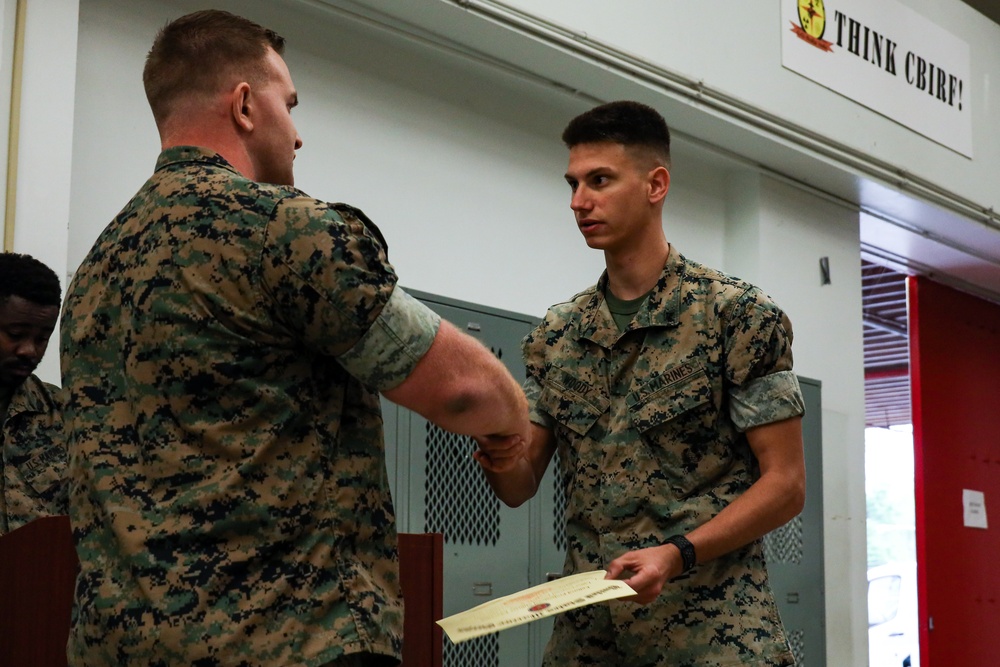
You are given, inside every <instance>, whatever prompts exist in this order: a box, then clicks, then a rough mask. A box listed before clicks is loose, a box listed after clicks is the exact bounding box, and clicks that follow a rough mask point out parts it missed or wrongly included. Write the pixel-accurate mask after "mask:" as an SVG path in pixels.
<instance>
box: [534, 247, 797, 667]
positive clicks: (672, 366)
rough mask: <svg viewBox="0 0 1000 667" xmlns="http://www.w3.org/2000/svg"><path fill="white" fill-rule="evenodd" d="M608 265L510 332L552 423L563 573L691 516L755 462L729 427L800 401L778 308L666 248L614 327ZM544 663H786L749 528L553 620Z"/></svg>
mask: <svg viewBox="0 0 1000 667" xmlns="http://www.w3.org/2000/svg"><path fill="white" fill-rule="evenodd" d="M606 284H607V275H606V274H605V275H604V276H602V278H601V280H600V282H599V283H598V284H597V285H596V286H595V287H592V288H590V289H588V290H586V291H584V292H581V293H580V294H578V295H576V296H575V297H574V298H573V299H572V300H571V301H569V302H566V303H561V304H557V305H555V306H553V307H552V308H551V309H550V310H549V312H548V314H547V316H546V318H545V320H544V322H543V323H542V324H541V325H539V327H538V328H536V329H535V330H534V331H533V332H532V333H530V334H529V335H528V336H527V337H526V338H525V340H524V358H525V363H526V366H527V373H528V379H527V381H526V383H525V388H526V391H527V393H528V397H529V402H530V404H531V406H532V421H535V422H537V423H539V424H542V425H544V426H546V427H548V428H550V429H552V431H553V433H554V435H555V440H556V443H557V447H558V453H559V461H560V465H561V469H560V470H559V471H558V474H559V475H560V476H561V479H562V481H563V483H564V484H565V493H566V498H567V508H566V534H567V541H568V551H567V556H566V565H565V572H566V574H571V573H575V572H580V571H585V570H593V569H600V568H604V567H606V566H607V564H608V563H609V562H610V561H611V560H613V559H614V558H616V557H618V556H620V555H622V554H623V553H625V552H626V551H630V550H634V549H641V548H644V547H651V546H656V545H660V544H662V543H663V541H664V539H665V538H667V537H669V536H671V535H674V534H682V535H683V534H685V533H687V532H689V531H691V530H692V529H694V528H695V527H697V526H699V525H701V524H703V523H705V522H706V521H708V520H709V519H711V518H712V517H713V516H715V515H716V514H718V513H719V511H720V510H722V508H724V507H725V506H726V505H727V504H729V503H730V502H732V501H733V500H734V499H735V498H737V497H738V496H739V495H740V494H742V493H743V492H744V491H746V490H747V489H748V488H749V487H750V485H751V484H752V483H753V482H754V480H755V479H757V477H758V476H759V470H758V467H757V465H756V462H755V459H754V457H753V455H752V452H751V450H750V447H749V445H748V443H747V439H746V436H745V435H744V431H745V430H746V429H748V428H751V427H753V426H758V425H761V424H767V423H770V422H774V421H779V420H782V419H786V418H789V417H794V416H796V415H800V414H802V412H803V402H802V398H801V394H800V391H799V386H798V382H797V380H796V378H795V376H794V375H793V374H792V370H791V369H792V352H791V343H792V331H791V324H790V322H789V321H788V319H787V317H786V316H785V315H784V313H782V311H781V310H779V309H778V308H777V307H776V306H775V305H774V304H773V303H772V302H771V301H770V299H768V297H766V296H765V295H764V294H763V293H762V292H761V291H760V290H759V289H757V288H756V287H753V286H752V285H749V284H748V283H745V282H742V281H739V280H736V279H733V278H730V277H728V276H725V275H723V274H721V273H719V272H716V271H713V270H711V269H708V268H706V267H703V266H701V265H699V264H696V263H693V262H689V261H687V260H685V259H684V257H683V256H682V255H680V254H679V253H678V252H677V251H676V249H674V248H673V247H671V248H670V254H669V257H668V259H667V263H666V266H665V268H664V271H663V274H662V275H661V277H660V280H659V282H658V283H657V285H656V287H655V288H654V290H653V291H652V293H651V294H650V296H649V298H648V300H647V301H646V302H645V303H644V304H643V305H642V306H641V308H640V309H639V312H638V313H637V314H636V316H635V317H634V318H633V320H632V322H631V323H630V324H629V325H628V327H627V328H626V330H625V331H624V332H619V330H618V328H617V327H616V326H615V323H614V321H613V320H612V317H611V313H610V311H609V310H608V307H607V304H606V303H605V300H604V297H603V294H604V289H605V286H606ZM545 664H546V665H549V666H552V667H555V666H563V665H600V666H601V667H610V666H613V665H621V666H626V665H627V666H628V667H651V666H653V665H662V666H666V665H669V666H670V667H722V666H730V665H772V666H785V665H792V664H794V663H793V659H792V656H791V652H790V651H789V648H788V643H787V641H786V639H785V636H784V632H783V630H782V627H781V623H780V620H779V618H778V611H777V608H776V607H775V603H774V600H773V598H772V596H771V591H770V587H769V585H768V581H767V571H766V568H765V565H764V557H763V553H762V546H761V542H760V541H759V540H758V541H756V542H754V543H752V544H750V545H748V546H747V547H745V548H743V549H740V550H738V551H736V552H734V553H730V554H728V555H726V556H723V557H721V558H718V559H715V560H713V561H711V562H709V563H705V564H703V565H699V566H696V567H695V568H694V569H692V570H691V571H690V572H688V573H686V574H685V575H682V576H681V577H679V578H677V579H675V580H673V581H670V582H668V583H667V585H666V586H665V588H664V591H663V593H661V595H660V596H659V598H658V599H657V600H656V601H655V602H653V603H652V604H649V605H646V606H640V605H637V604H635V603H632V602H624V601H612V602H610V603H604V604H598V605H593V606H590V607H584V608H582V609H580V610H576V611H571V612H569V613H566V614H562V615H560V616H559V617H557V619H556V624H555V629H554V631H553V637H552V640H551V641H550V642H549V645H548V647H547V649H546V659H545Z"/></svg>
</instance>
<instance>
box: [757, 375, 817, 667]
mask: <svg viewBox="0 0 1000 667" xmlns="http://www.w3.org/2000/svg"><path fill="white" fill-rule="evenodd" d="M799 385H800V386H801V387H802V396H803V398H804V399H805V404H806V414H805V417H803V419H802V440H803V444H804V446H805V458H806V504H805V508H804V509H803V510H802V513H801V514H799V515H798V516H797V517H795V518H794V519H792V520H791V521H789V522H788V523H787V524H785V525H784V526H782V527H781V528H779V529H777V530H775V531H772V532H770V533H768V534H767V535H765V536H764V557H765V558H766V559H767V573H768V577H769V578H770V580H771V590H772V592H773V593H774V597H775V600H776V601H777V603H778V611H779V613H780V614H781V621H782V623H783V625H784V626H785V632H786V633H787V635H788V643H789V644H791V646H792V653H793V654H794V655H795V664H796V667H826V595H825V584H824V576H825V568H824V565H823V432H822V418H821V413H822V404H821V400H820V382H819V381H818V380H809V379H806V378H802V377H800V378H799Z"/></svg>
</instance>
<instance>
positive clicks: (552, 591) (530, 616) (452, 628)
mask: <svg viewBox="0 0 1000 667" xmlns="http://www.w3.org/2000/svg"><path fill="white" fill-rule="evenodd" d="M604 574H605V572H604V570H595V571H593V572H581V573H580V574H574V575H571V576H568V577H563V578H561V579H556V580H555V581H550V582H547V583H544V584H539V585H538V586H532V587H531V588H526V589H524V590H523V591H521V592H519V593H514V594H512V595H507V596H504V597H502V598H497V599H496V600H490V601H489V602H485V603H483V604H481V605H479V606H478V607H473V608H472V609H469V610H468V611H463V612H461V613H459V614H455V615H453V616H449V617H448V618H443V619H441V620H440V621H438V622H437V624H438V625H440V626H441V628H442V629H443V630H444V632H445V634H447V635H448V638H449V639H450V640H451V641H452V642H454V643H455V644H457V643H459V642H463V641H466V640H467V639H474V638H476V637H480V636H482V635H488V634H490V633H491V632H497V631H499V630H506V629H507V628H513V627H515V626H518V625H523V624H524V623H530V622H531V621H537V620H538V619H541V618H545V617H546V616H553V615H555V614H560V613H562V612H564V611H569V610H570V609H575V608H577V607H583V606H585V605H588V604H594V603H595V602H603V601H605V600H614V599H616V598H624V597H628V596H630V595H635V591H634V590H632V589H631V588H630V587H629V585H628V584H626V583H625V582H623V581H619V580H617V579H605V578H604Z"/></svg>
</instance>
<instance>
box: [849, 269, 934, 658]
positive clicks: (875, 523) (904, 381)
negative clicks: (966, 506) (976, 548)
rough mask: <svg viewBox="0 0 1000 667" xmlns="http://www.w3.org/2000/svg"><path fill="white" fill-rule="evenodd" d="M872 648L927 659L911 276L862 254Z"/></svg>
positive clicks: (881, 654)
mask: <svg viewBox="0 0 1000 667" xmlns="http://www.w3.org/2000/svg"><path fill="white" fill-rule="evenodd" d="M861 271H862V281H861V284H862V307H863V321H864V362H865V495H866V501H867V502H866V504H867V528H868V530H867V538H868V654H869V665H871V666H872V667H916V665H919V664H920V658H919V638H918V628H919V623H918V615H917V564H916V561H917V547H916V512H915V501H914V471H913V427H912V417H911V410H910V354H909V338H908V334H907V323H908V312H907V300H906V276H905V275H904V274H901V273H898V272H896V271H894V270H892V269H890V268H888V267H885V266H882V265H879V264H875V263H873V262H870V261H868V260H867V259H862V263H861Z"/></svg>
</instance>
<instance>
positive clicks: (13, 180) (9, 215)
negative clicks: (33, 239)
mask: <svg viewBox="0 0 1000 667" xmlns="http://www.w3.org/2000/svg"><path fill="white" fill-rule="evenodd" d="M27 6H28V0H17V14H16V17H15V19H14V53H13V58H12V59H11V77H10V119H9V121H8V126H7V189H6V193H7V197H6V202H5V206H4V218H3V249H4V251H6V252H10V251H12V250H14V226H15V220H14V217H15V212H16V210H17V158H18V147H19V143H20V136H21V76H22V73H23V70H24V19H25V14H26V13H27Z"/></svg>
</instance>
